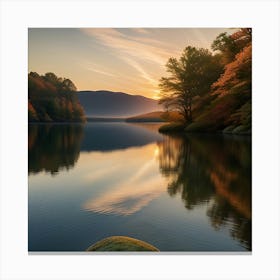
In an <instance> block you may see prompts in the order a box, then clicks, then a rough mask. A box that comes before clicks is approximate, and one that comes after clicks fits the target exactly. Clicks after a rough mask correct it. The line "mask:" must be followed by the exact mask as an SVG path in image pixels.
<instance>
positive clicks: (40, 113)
mask: <svg viewBox="0 0 280 280" xmlns="http://www.w3.org/2000/svg"><path fill="white" fill-rule="evenodd" d="M76 90H77V89H76V87H75V85H74V84H73V82H72V81H71V80H69V79H65V78H59V77H57V76H56V75H55V74H54V73H46V74H45V75H42V76H40V75H39V74H38V73H36V72H30V73H29V74H28V121H29V122H84V121H85V114H84V110H83V108H82V106H81V105H80V103H79V100H78V97H77V94H76Z"/></svg>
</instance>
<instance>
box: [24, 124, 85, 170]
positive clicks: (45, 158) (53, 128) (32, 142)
mask: <svg viewBox="0 0 280 280" xmlns="http://www.w3.org/2000/svg"><path fill="white" fill-rule="evenodd" d="M82 138H83V126H82V125H79V124H72V125H69V124H66V125H52V124H49V125H36V124H35V125H29V127H28V173H38V172H41V171H45V172H49V173H51V174H52V175H55V174H57V173H58V172H59V170H62V169H66V170H68V169H69V168H72V167H73V166H74V165H75V163H76V162H77V160H78V158H79V154H80V145H81V140H82Z"/></svg>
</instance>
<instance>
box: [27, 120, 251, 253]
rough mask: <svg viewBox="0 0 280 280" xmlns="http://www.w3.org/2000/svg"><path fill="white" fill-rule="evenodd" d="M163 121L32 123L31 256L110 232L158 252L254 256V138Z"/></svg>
mask: <svg viewBox="0 0 280 280" xmlns="http://www.w3.org/2000/svg"><path fill="white" fill-rule="evenodd" d="M158 127H159V125H158V124H127V123H89V124H86V125H85V126H82V125H78V124H76V125H30V126H29V142H28V145H29V147H28V148H29V157H28V165H29V166H28V172H29V204H28V205H29V228H28V230H29V242H28V244H29V251H84V250H85V249H86V248H87V247H88V246H90V245H91V244H93V243H95V242H96V241H99V240H101V239H102V238H105V237H108V236H112V235H125V236H130V237H134V238H138V239H141V240H143V241H146V242H149V243H151V244H152V245H154V246H156V247H157V248H159V250H160V251H251V224H252V222H251V141H250V138H248V137H233V136H222V135H215V136H213V135H212V136H210V135H191V136H181V135H177V136H164V135H161V134H159V133H158V132H157V129H158Z"/></svg>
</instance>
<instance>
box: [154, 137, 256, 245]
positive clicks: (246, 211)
mask: <svg viewBox="0 0 280 280" xmlns="http://www.w3.org/2000/svg"><path fill="white" fill-rule="evenodd" d="M240 137H242V136H239V137H237V136H236V137H234V138H232V137H226V136H224V137H221V136H220V135H217V136H213V135H212V136H207V137H206V136H204V137H201V136H200V135H192V136H185V137H183V136H180V135H177V136H175V135H174V136H166V137H165V140H164V141H163V142H161V143H159V144H158V145H159V166H160V171H161V173H162V174H163V175H164V176H165V177H167V178H168V180H169V183H168V190H167V191H168V193H169V194H170V196H175V195H177V194H179V195H180V196H181V198H182V200H183V202H184V204H185V207H186V208H187V209H190V210H191V209H193V208H194V207H196V206H197V205H200V204H203V203H208V210H207V215H208V216H209V218H210V220H211V224H212V226H213V227H215V228H216V229H219V228H220V227H222V226H223V225H228V226H229V227H230V231H231V234H232V237H233V238H236V239H238V240H239V241H240V243H241V244H242V246H243V247H245V248H246V249H248V250H251V143H250V139H247V138H246V139H243V137H242V139H241V138H240ZM246 141H248V142H246Z"/></svg>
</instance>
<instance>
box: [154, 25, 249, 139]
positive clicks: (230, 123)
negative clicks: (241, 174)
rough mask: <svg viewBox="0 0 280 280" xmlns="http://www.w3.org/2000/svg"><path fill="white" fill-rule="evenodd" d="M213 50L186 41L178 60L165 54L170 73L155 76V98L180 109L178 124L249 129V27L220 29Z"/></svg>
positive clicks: (232, 130)
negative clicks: (158, 93) (157, 94)
mask: <svg viewBox="0 0 280 280" xmlns="http://www.w3.org/2000/svg"><path fill="white" fill-rule="evenodd" d="M212 50H213V51H214V53H212V52H210V51H209V50H207V49H203V48H200V49H199V48H195V47H191V46H188V47H186V48H185V50H184V51H183V53H182V55H181V57H180V58H179V59H176V58H170V59H169V60H168V62H167V64H166V69H167V72H168V73H169V76H168V77H162V78H161V80H160V84H159V86H160V88H161V98H160V101H159V102H160V103H161V104H163V105H164V106H165V108H166V109H167V110H176V111H178V112H179V113H180V114H181V116H182V119H181V122H183V126H182V125H181V126H180V127H181V129H186V130H187V131H201V132H209V131H223V132H225V133H244V134H250V133H251V93H252V88H251V87H252V86H251V80H252V79H251V72H252V71H251V70H252V30H251V28H241V29H239V30H238V31H236V32H235V33H233V34H231V35H229V34H227V33H222V34H220V35H219V36H218V37H217V38H216V39H215V40H214V42H213V44H212ZM178 127H179V126H177V128H178ZM175 128H176V126H174V125H173V126H165V127H162V129H161V130H162V131H164V130H166V131H167V130H172V129H175Z"/></svg>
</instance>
